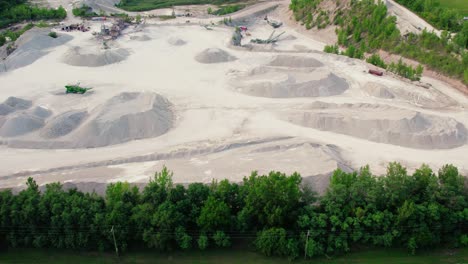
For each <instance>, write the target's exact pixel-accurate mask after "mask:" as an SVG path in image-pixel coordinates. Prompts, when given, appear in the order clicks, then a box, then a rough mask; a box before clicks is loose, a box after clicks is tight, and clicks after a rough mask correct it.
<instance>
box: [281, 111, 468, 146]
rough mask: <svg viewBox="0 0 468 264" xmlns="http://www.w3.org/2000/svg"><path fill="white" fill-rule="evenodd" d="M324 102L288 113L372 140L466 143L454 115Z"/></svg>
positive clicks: (402, 143)
mask: <svg viewBox="0 0 468 264" xmlns="http://www.w3.org/2000/svg"><path fill="white" fill-rule="evenodd" d="M324 105H326V104H325V103H322V105H321V106H319V108H317V109H316V110H315V111H307V112H300V113H296V114H292V115H289V116H288V120H289V121H290V122H292V123H294V124H298V125H301V126H305V127H312V128H315V129H319V130H325V131H332V132H335V133H340V134H346V135H350V136H354V137H359V138H364V139H367V140H370V141H375V142H381V143H389V144H394V145H400V146H405V147H412V148H421V149H448V148H455V147H458V146H461V145H463V144H465V142H466V139H467V137H468V133H467V130H466V128H465V127H464V126H463V124H461V123H459V122H457V121H456V120H454V119H451V118H445V117H438V116H431V115H426V114H422V113H419V112H412V111H409V110H404V109H398V108H392V107H380V106H378V105H376V106H372V105H366V104H358V105H356V106H350V105H341V106H337V105H334V104H328V108H324V107H323V106H324Z"/></svg>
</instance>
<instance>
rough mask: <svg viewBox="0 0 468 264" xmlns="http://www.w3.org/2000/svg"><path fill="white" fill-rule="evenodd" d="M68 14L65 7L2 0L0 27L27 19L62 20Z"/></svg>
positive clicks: (21, 0) (20, 0) (0, 0)
mask: <svg viewBox="0 0 468 264" xmlns="http://www.w3.org/2000/svg"><path fill="white" fill-rule="evenodd" d="M66 16H67V12H66V11H65V9H64V8H63V7H59V8H57V9H53V8H40V7H37V6H31V5H28V4H27V3H26V1H25V0H0V28H4V27H7V26H9V25H11V24H13V23H18V22H22V21H25V20H29V21H35V20H42V19H57V20H61V19H64V18H65V17H66Z"/></svg>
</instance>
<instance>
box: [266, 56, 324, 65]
mask: <svg viewBox="0 0 468 264" xmlns="http://www.w3.org/2000/svg"><path fill="white" fill-rule="evenodd" d="M268 65H269V66H276V67H291V68H311V67H322V66H323V63H321V62H320V61H318V60H316V59H314V58H309V57H297V56H290V55H278V56H276V57H274V58H273V60H272V61H271V62H270V63H268Z"/></svg>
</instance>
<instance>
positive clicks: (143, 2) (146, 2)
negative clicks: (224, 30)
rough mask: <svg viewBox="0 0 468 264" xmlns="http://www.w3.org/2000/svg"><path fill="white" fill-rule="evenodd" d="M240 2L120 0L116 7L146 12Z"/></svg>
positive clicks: (223, 0)
mask: <svg viewBox="0 0 468 264" xmlns="http://www.w3.org/2000/svg"><path fill="white" fill-rule="evenodd" d="M237 2H240V0H121V1H120V3H119V4H117V6H118V7H120V8H122V9H124V10H127V11H148V10H152V9H158V8H168V7H172V6H180V5H203V4H213V5H222V4H232V3H237Z"/></svg>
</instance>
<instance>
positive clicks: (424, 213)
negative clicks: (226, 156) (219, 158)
mask: <svg viewBox="0 0 468 264" xmlns="http://www.w3.org/2000/svg"><path fill="white" fill-rule="evenodd" d="M467 199H468V189H467V187H466V178H464V177H463V176H462V175H460V174H459V172H458V170H457V168H456V167H454V166H452V165H446V166H444V167H442V168H441V169H440V170H439V171H438V173H434V172H433V171H432V170H431V169H430V168H429V167H427V166H425V165H423V166H421V168H419V169H418V170H416V171H415V172H414V173H412V174H409V173H408V172H407V171H406V169H405V168H404V167H402V166H401V165H400V164H398V163H391V164H389V166H388V169H387V173H386V175H383V176H375V175H373V174H372V173H371V171H370V170H369V168H368V167H364V168H362V169H361V170H359V171H358V172H351V173H347V172H344V171H342V170H339V169H338V170H336V171H335V172H334V173H333V175H332V177H331V180H330V185H329V188H328V189H327V191H326V192H325V194H324V195H323V196H317V195H316V194H315V193H314V192H313V191H311V186H307V185H305V184H302V178H301V176H300V175H299V174H297V173H294V174H292V175H285V174H283V173H280V172H271V173H269V174H267V175H258V174H257V173H256V172H253V173H252V174H251V175H250V176H248V177H245V178H244V180H243V182H242V183H240V184H237V183H231V182H229V181H227V180H223V181H220V182H213V183H212V184H210V185H204V184H201V183H192V184H189V185H188V186H187V187H184V186H183V185H179V184H174V183H173V182H172V173H171V172H170V171H168V170H167V169H166V168H164V169H163V170H162V171H161V172H159V173H156V174H155V176H154V178H153V179H152V180H151V181H150V182H149V183H148V185H147V186H146V187H145V188H144V189H143V190H142V191H140V190H139V189H137V187H132V186H131V185H130V184H129V183H125V182H118V183H113V184H110V185H108V187H107V190H106V193H105V196H104V197H101V196H98V195H97V194H95V193H82V192H80V191H77V190H76V189H71V190H63V188H62V186H61V185H60V184H59V183H52V184H48V185H46V187H45V190H44V191H43V192H41V191H40V190H39V186H38V185H37V184H36V182H35V181H34V180H33V179H32V178H29V179H28V181H27V188H26V189H25V190H23V191H21V192H20V193H18V194H13V193H12V192H11V191H2V192H0V244H1V245H2V246H3V247H15V248H21V247H36V248H58V249H80V250H83V249H86V250H113V249H114V245H116V246H117V248H118V249H119V251H120V252H125V251H131V249H132V248H142V247H146V248H150V249H155V250H157V251H160V252H166V251H170V250H188V249H191V248H192V249H195V248H198V249H199V250H208V249H213V248H224V247H231V246H235V245H236V244H243V245H244V244H246V243H247V244H249V245H251V246H252V248H254V249H255V250H256V251H258V252H261V253H263V254H265V255H267V256H272V255H277V256H284V257H289V258H297V257H299V256H302V255H303V254H305V255H306V256H308V257H313V256H321V255H338V254H342V253H346V252H349V251H358V250H359V248H362V246H365V247H380V248H390V247H394V248H401V247H406V248H407V249H408V250H409V251H410V252H415V251H416V250H420V249H427V248H434V247H439V246H448V247H460V246H467V245H468V226H467V223H468V204H467V203H468V200H467ZM114 241H115V242H114ZM114 243H115V244H114Z"/></svg>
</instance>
